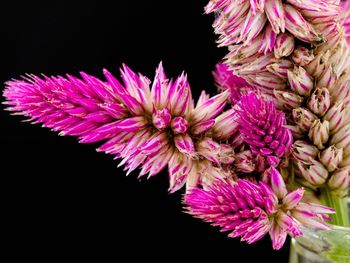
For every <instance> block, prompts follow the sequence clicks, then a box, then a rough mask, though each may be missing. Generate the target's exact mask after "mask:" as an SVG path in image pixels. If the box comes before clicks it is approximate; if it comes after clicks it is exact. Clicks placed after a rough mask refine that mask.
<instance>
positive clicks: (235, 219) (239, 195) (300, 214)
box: [184, 167, 334, 249]
mask: <svg viewBox="0 0 350 263" xmlns="http://www.w3.org/2000/svg"><path fill="white" fill-rule="evenodd" d="M266 173H268V176H267V177H268V178H269V184H267V183H265V182H262V181H261V182H259V183H255V182H251V181H249V180H245V179H243V180H242V179H239V180H238V181H237V182H235V183H233V184H232V183H224V182H218V183H216V184H214V185H212V186H211V187H208V188H207V189H201V188H195V189H193V190H192V191H191V192H190V193H188V194H187V195H186V196H185V199H184V202H185V204H186V205H187V212H188V213H190V214H191V215H193V216H195V217H198V218H200V219H202V220H204V221H206V222H209V223H211V224H212V225H213V226H218V227H220V228H221V231H229V232H230V233H229V235H228V236H229V237H232V238H234V237H241V240H242V241H246V242H247V243H249V244H250V243H254V242H256V241H258V240H259V239H261V238H262V237H263V236H264V235H265V234H267V233H269V234H270V237H271V240H272V246H273V248H274V249H280V248H281V247H282V246H283V244H284V242H285V240H286V237H287V234H290V235H291V236H293V237H297V236H300V235H301V234H302V226H306V227H313V228H321V229H329V227H328V226H327V225H326V224H325V223H324V220H325V219H328V216H327V215H326V214H328V213H334V210H333V209H329V208H327V207H324V206H320V205H317V204H310V203H303V202H301V199H302V197H303V194H304V189H302V188H299V189H297V190H295V191H292V192H289V193H288V191H287V189H286V185H285V183H284V181H283V178H282V176H281V175H280V173H279V172H278V171H277V170H276V169H275V168H273V167H272V168H270V169H269V170H267V171H266Z"/></svg>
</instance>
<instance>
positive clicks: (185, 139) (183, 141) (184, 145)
mask: <svg viewBox="0 0 350 263" xmlns="http://www.w3.org/2000/svg"><path fill="white" fill-rule="evenodd" d="M174 142H175V146H176V148H177V149H178V150H179V151H180V152H181V153H183V154H185V155H188V156H190V157H192V156H193V155H194V153H195V148H194V143H193V141H192V139H191V137H190V136H189V135H188V134H178V135H176V136H175V138H174Z"/></svg>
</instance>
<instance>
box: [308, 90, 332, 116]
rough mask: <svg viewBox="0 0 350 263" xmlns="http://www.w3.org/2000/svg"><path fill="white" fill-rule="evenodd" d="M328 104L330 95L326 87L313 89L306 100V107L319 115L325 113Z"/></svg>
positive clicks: (329, 103)
mask: <svg viewBox="0 0 350 263" xmlns="http://www.w3.org/2000/svg"><path fill="white" fill-rule="evenodd" d="M330 105H331V96H330V94H329V91H328V89H326V88H317V89H315V90H314V92H313V93H312V94H311V96H310V98H309V100H308V102H307V106H308V108H309V109H310V110H311V111H312V112H313V113H315V114H316V115H318V116H320V117H322V116H323V115H325V114H326V112H327V111H328V109H329V107H330Z"/></svg>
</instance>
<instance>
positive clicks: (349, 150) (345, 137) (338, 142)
mask: <svg viewBox="0 0 350 263" xmlns="http://www.w3.org/2000/svg"><path fill="white" fill-rule="evenodd" d="M330 144H332V145H333V144H334V145H335V146H336V147H337V148H338V149H340V148H343V154H344V156H348V155H350V124H347V125H345V126H344V127H343V128H341V129H340V130H339V131H338V132H336V133H335V134H334V135H333V136H332V138H331V141H330Z"/></svg>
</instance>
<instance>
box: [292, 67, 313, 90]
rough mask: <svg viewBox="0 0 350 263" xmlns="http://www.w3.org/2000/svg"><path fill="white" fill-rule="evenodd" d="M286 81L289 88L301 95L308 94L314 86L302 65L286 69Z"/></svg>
mask: <svg viewBox="0 0 350 263" xmlns="http://www.w3.org/2000/svg"><path fill="white" fill-rule="evenodd" d="M288 81H289V84H290V88H291V89H292V90H293V91H294V92H296V93H298V94H299V95H301V96H309V95H310V93H311V91H312V89H313V87H314V81H313V78H312V77H311V75H310V74H309V73H307V71H306V70H305V69H304V68H303V67H294V70H293V71H291V70H288Z"/></svg>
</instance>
